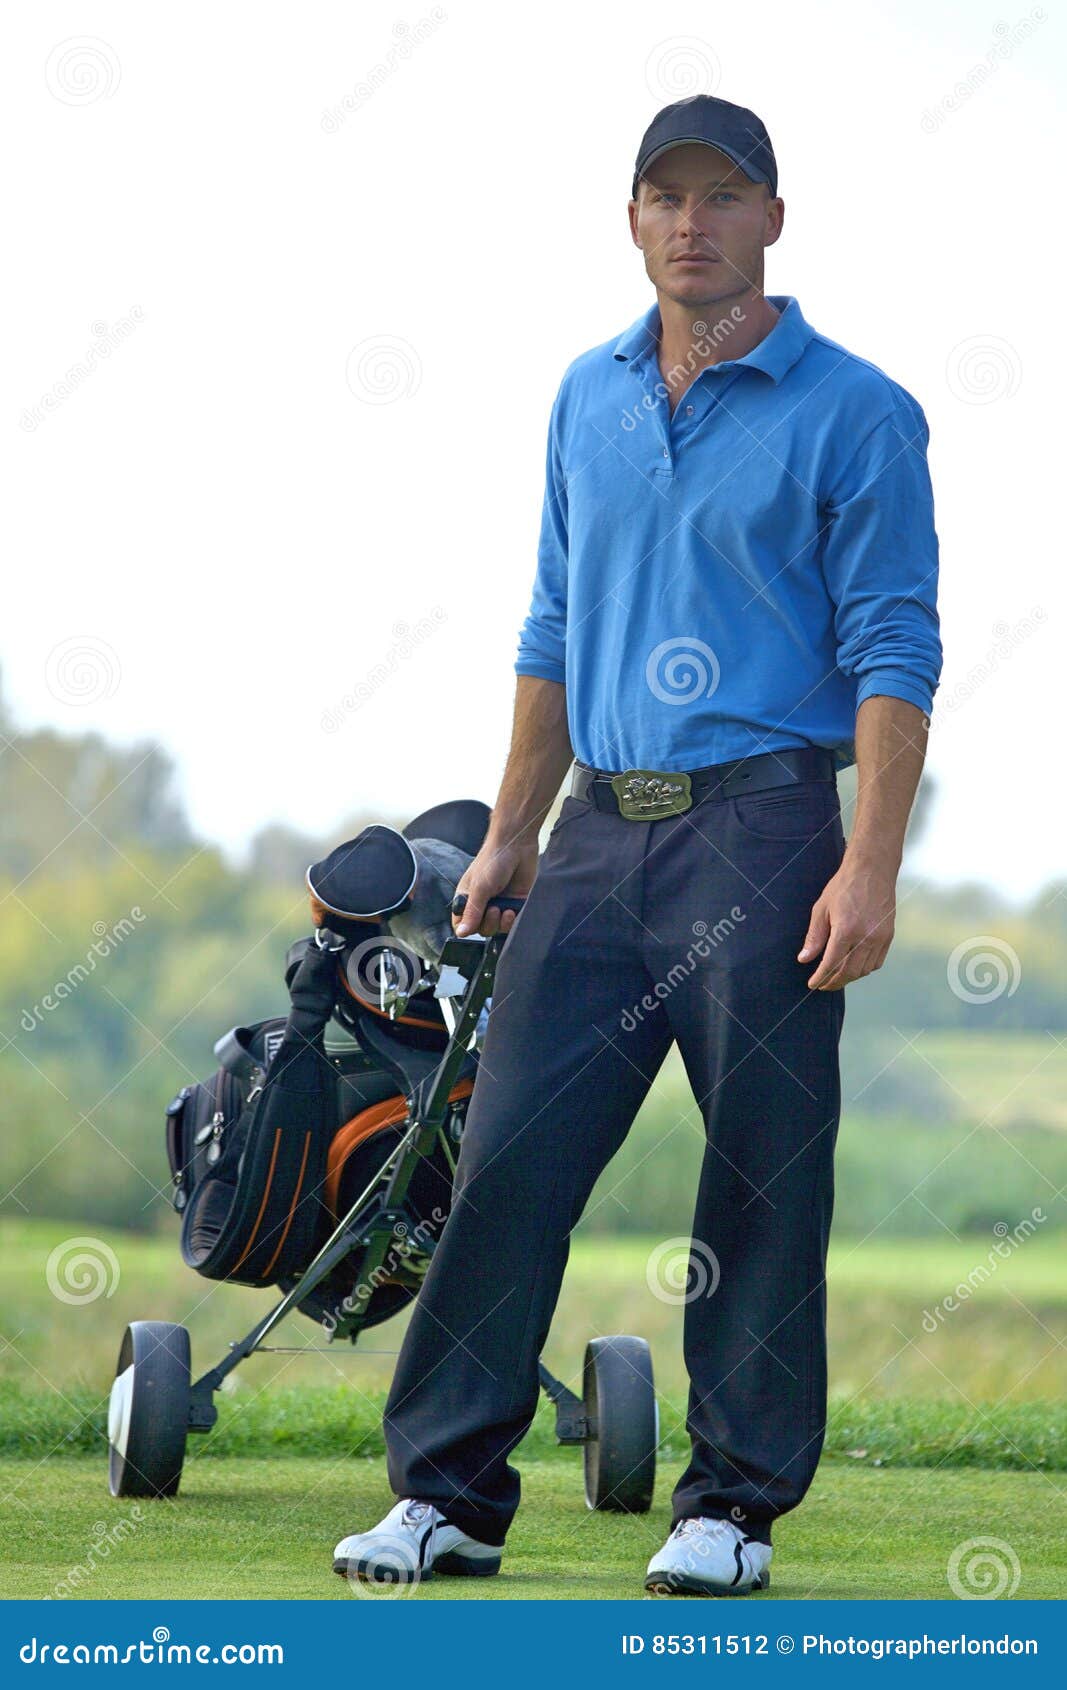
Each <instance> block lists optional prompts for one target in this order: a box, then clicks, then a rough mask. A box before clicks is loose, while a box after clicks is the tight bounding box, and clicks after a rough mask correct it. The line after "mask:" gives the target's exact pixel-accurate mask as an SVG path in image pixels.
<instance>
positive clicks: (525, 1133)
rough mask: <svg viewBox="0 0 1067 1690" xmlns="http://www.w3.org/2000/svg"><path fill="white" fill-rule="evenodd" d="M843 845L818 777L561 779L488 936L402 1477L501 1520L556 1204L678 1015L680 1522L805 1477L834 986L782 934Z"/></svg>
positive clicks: (623, 1108) (828, 1162)
mask: <svg viewBox="0 0 1067 1690" xmlns="http://www.w3.org/2000/svg"><path fill="white" fill-rule="evenodd" d="M843 850H844V838H843V834H842V829H841V819H840V807H839V803H838V797H837V791H836V787H835V786H834V784H833V783H832V782H828V781H804V782H800V783H798V784H796V785H794V786H789V787H785V788H776V789H774V790H772V791H769V792H763V793H761V792H753V793H746V794H745V795H744V796H743V797H740V798H727V799H722V798H705V799H703V800H702V801H701V802H699V803H697V804H696V805H694V807H693V808H692V809H691V810H690V811H688V812H686V813H685V814H684V815H681V816H672V817H669V818H667V819H664V820H661V821H655V822H644V821H643V822H633V821H627V820H625V819H623V818H622V817H620V816H618V815H614V814H606V813H602V812H600V811H597V810H595V809H594V808H593V807H592V806H591V805H590V804H588V803H587V802H586V801H585V800H582V799H577V798H571V797H569V798H567V799H565V801H564V805H563V808H562V811H561V814H560V819H559V821H558V822H557V824H556V826H555V827H554V829H553V831H552V833H551V835H550V837H549V841H548V844H547V846H546V848H545V851H544V853H543V854H542V857H541V861H540V866H539V870H538V875H537V879H536V882H535V884H534V887H533V889H532V891H531V893H530V896H529V898H528V899H527V902H526V904H525V906H524V908H523V910H522V912H521V914H520V916H519V918H518V920H517V921H516V923H515V925H514V927H513V928H512V930H511V932H510V934H509V935H508V937H507V939H506V941H505V943H504V946H503V949H502V952H501V956H500V959H499V963H498V967H497V974H496V982H495V989H494V993H493V999H492V1005H491V1009H490V1015H489V1022H488V1028H487V1032H486V1038H485V1044H484V1047H483V1051H482V1056H481V1062H480V1066H479V1072H478V1077H477V1080H476V1083H475V1088H474V1095H473V1097H472V1099H471V1103H470V1106H469V1110H468V1114H467V1122H466V1128H465V1131H464V1135H463V1139H462V1143H461V1149H460V1156H459V1166H458V1171H457V1179H456V1195H455V1202H454V1207H453V1209H452V1213H451V1215H450V1217H449V1219H448V1221H447V1222H446V1224H445V1227H444V1229H443V1231H442V1235H441V1238H440V1241H439V1243H438V1246H437V1249H436V1251H435V1253H434V1256H433V1260H432V1262H431V1266H430V1269H429V1272H428V1273H427V1276H426V1280H425V1283H424V1286H423V1289H422V1291H421V1293H420V1295H419V1298H418V1301H417V1303H416V1304H415V1307H414V1310H413V1313H412V1319H411V1323H410V1325H409V1327H408V1330H407V1333H406V1335H405V1339H404V1343H403V1346H402V1349H401V1353H400V1357H399V1363H398V1366H397V1370H396V1374H395V1377H394V1380H393V1385H392V1389H391V1391H390V1393H389V1399H388V1402H387V1405H386V1411H385V1436H386V1444H387V1450H388V1471H389V1480H390V1483H391V1485H392V1487H393V1489H394V1491H395V1492H396V1494H397V1495H398V1496H416V1497H419V1498H422V1499H424V1500H426V1501H431V1502H435V1503H436V1504H437V1506H438V1507H439V1508H440V1509H441V1510H442V1511H443V1512H444V1513H445V1514H446V1515H447V1517H448V1519H449V1520H451V1521H452V1522H453V1523H454V1524H456V1525H457V1526H459V1527H460V1528H461V1529H462V1530H464V1531H466V1532H468V1533H469V1534H470V1535H471V1536H473V1537H475V1538H478V1539H480V1540H481V1541H482V1542H484V1543H491V1544H501V1543H503V1541H504V1537H505V1534H506V1532H507V1529H508V1526H509V1525H510V1522H511V1520H512V1517H513V1515H514V1513H515V1510H516V1508H517V1506H518V1502H519V1474H518V1471H517V1470H516V1469H515V1468H514V1467H513V1466H511V1465H510V1464H509V1462H508V1459H507V1458H508V1455H509V1453H510V1452H511V1451H512V1450H513V1449H514V1447H515V1445H516V1444H517V1443H518V1442H519V1440H520V1439H521V1438H522V1437H523V1435H524V1433H525V1432H526V1430H527V1428H528V1427H529V1424H530V1421H531V1419H532V1417H533V1414H534V1411H535V1409H536V1406H537V1399H538V1389H539V1387H538V1376H537V1364H538V1358H539V1356H540V1354H541V1350H542V1348H543V1346H544V1344H545V1341H546V1338H547V1335H548V1330H549V1325H550V1322H551V1319H552V1314H553V1310H554V1309H555V1305H556V1300H557V1297H558V1295H559V1289H560V1283H561V1280H562V1277H563V1270H564V1266H565V1264H566V1261H567V1254H568V1249H569V1235H570V1232H571V1229H572V1228H573V1227H574V1225H575V1223H576V1222H577V1221H578V1219H579V1217H580V1215H581V1213H582V1210H583V1208H584V1206H585V1203H586V1201H587V1199H588V1197H589V1194H590V1192H591V1190H592V1187H593V1184H594V1182H595V1181H596V1179H597V1176H598V1175H599V1174H600V1172H601V1170H602V1169H603V1168H604V1166H605V1164H606V1163H607V1162H608V1161H609V1159H610V1158H611V1157H612V1156H613V1155H614V1153H615V1151H616V1150H617V1149H618V1148H619V1145H620V1144H621V1143H622V1141H623V1139H624V1138H625V1136H626V1133H627V1131H628V1130H629V1127H630V1125H631V1123H632V1121H633V1118H634V1116H635V1115H636V1113H637V1111H638V1109H639V1107H640V1105H641V1103H642V1101H643V1100H644V1098H645V1095H646V1093H647V1092H648V1089H649V1087H650V1085H651V1083H652V1081H653V1080H654V1078H655V1076H656V1073H657V1071H658V1070H659V1068H660V1066H661V1064H662V1062H663V1059H664V1057H665V1056H666V1054H667V1051H668V1049H669V1048H670V1045H671V1043H672V1041H673V1040H677V1042H678V1046H679V1049H680V1051H681V1054H682V1058H683V1060H684V1063H685V1067H686V1073H687V1075H688V1078H689V1081H690V1083H691V1085H692V1088H693V1092H694V1096H695V1098H696V1101H697V1103H698V1104H699V1106H700V1111H701V1114H702V1116H703V1121H704V1126H705V1130H706V1150H705V1153H704V1162H703V1171H702V1174H701V1178H700V1183H699V1188H698V1190H697V1191H696V1193H695V1203H694V1193H693V1192H691V1191H679V1192H678V1194H677V1195H678V1223H679V1231H681V1230H683V1228H684V1227H685V1225H686V1223H687V1222H688V1220H689V1218H690V1215H692V1224H693V1239H694V1255H693V1262H694V1265H695V1270H696V1275H695V1277H694V1280H693V1283H694V1285H695V1284H697V1283H698V1282H699V1279H698V1276H699V1275H701V1274H703V1275H704V1279H703V1288H702V1290H701V1293H700V1294H698V1295H693V1296H692V1297H690V1298H689V1300H688V1301H687V1302H686V1307H685V1317H684V1319H685V1329H684V1330H685V1336H684V1354H685V1361H686V1366H687V1369H688V1373H689V1378H690V1392H689V1405H688V1414H687V1420H686V1425H687V1429H688V1432H689V1435H690V1439H691V1445H692V1454H691V1459H690V1461H689V1464H688V1466H687V1467H686V1469H685V1471H684V1473H683V1474H682V1475H681V1477H680V1479H679V1480H678V1483H677V1485H676V1487H675V1490H674V1495H673V1523H674V1524H677V1522H678V1521H679V1520H681V1519H683V1518H686V1517H688V1516H692V1515H699V1514H703V1515H717V1516H726V1517H729V1518H732V1519H735V1520H737V1521H738V1522H739V1523H741V1524H743V1525H745V1526H746V1528H747V1530H748V1531H749V1533H750V1534H751V1535H753V1536H755V1537H759V1538H761V1539H762V1540H763V1541H765V1542H769V1541H770V1528H771V1524H772V1522H773V1521H774V1520H775V1518H776V1517H777V1516H778V1515H779V1514H783V1513H785V1512H786V1510H788V1509H790V1508H794V1507H795V1506H796V1505H797V1503H798V1502H799V1501H800V1500H801V1498H802V1497H803V1496H804V1493H805V1491H806V1490H807V1488H808V1486H809V1484H810V1483H811V1480H812V1477H813V1475H814V1472H815V1467H816V1463H817V1461H818V1458H819V1454H820V1451H821V1448H822V1442H823V1436H824V1431H825V1420H826V1317H825V1286H824V1269H825V1261H826V1248H827V1241H828V1236H829V1229H830V1216H831V1210H832V1205H833V1152H834V1145H835V1141H836V1136H837V1125H838V1116H839V1110H840V1083H839V1076H838V1041H839V1037H840V1032H841V1026H842V1021H843V1017H844V993H843V992H842V991H836V992H819V991H815V992H813V991H810V990H809V989H808V987H807V985H806V983H805V982H806V981H807V979H808V977H809V975H810V974H811V973H812V971H813V968H814V964H813V963H807V964H802V963H798V962H797V960H796V954H797V951H798V950H799V949H800V945H801V942H802V940H803V938H804V935H805V932H806V930H807V924H808V920H809V916H810V913H811V907H812V905H813V903H814V902H815V900H816V899H817V898H818V896H819V894H820V893H821V892H822V890H823V888H824V886H825V885H826V882H827V881H828V880H829V879H830V878H831V877H832V875H833V874H834V873H835V872H836V870H837V868H838V866H839V864H840V861H841V857H842V853H843ZM709 1274H710V1275H711V1278H713V1279H716V1280H717V1282H716V1283H715V1284H714V1288H713V1291H712V1294H711V1295H708V1294H707V1289H706V1288H707V1285H708V1284H709V1283H710V1281H709V1278H708V1275H709ZM650 1295H651V1293H650Z"/></svg>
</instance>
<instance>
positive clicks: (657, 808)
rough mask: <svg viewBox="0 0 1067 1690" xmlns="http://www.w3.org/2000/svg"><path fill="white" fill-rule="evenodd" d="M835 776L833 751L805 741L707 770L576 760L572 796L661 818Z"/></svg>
mask: <svg viewBox="0 0 1067 1690" xmlns="http://www.w3.org/2000/svg"><path fill="white" fill-rule="evenodd" d="M836 778H837V773H836V763H835V759H834V754H833V752H832V751H826V750H824V749H823V748H822V747H821V746H818V745H811V746H807V745H805V746H797V747H795V748H794V749H791V750H786V751H764V752H761V753H760V754H759V755H758V756H756V757H740V758H738V759H737V760H736V761H735V762H733V763H710V764H709V765H708V766H707V767H706V768H703V769H687V770H676V769H624V770H622V771H621V772H620V773H617V774H612V773H611V772H610V771H608V770H606V769H594V768H591V767H590V766H589V765H588V764H586V763H579V762H577V761H576V762H575V765H574V774H573V776H572V778H571V790H570V795H571V797H572V798H584V799H585V800H586V802H587V803H590V804H592V805H593V806H594V807H595V808H596V809H598V810H604V811H606V812H613V813H614V814H616V815H620V816H624V817H625V818H626V820H627V821H635V822H640V821H659V820H661V819H662V818H663V817H665V816H677V815H682V814H683V813H684V811H686V810H690V809H692V807H693V805H694V804H697V803H699V802H700V800H701V799H703V798H708V797H712V798H737V797H739V796H740V794H742V793H744V792H763V791H766V790H767V788H768V787H772V786H791V785H792V784H793V783H794V782H795V781H798V780H832V781H836Z"/></svg>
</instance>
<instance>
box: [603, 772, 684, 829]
mask: <svg viewBox="0 0 1067 1690" xmlns="http://www.w3.org/2000/svg"><path fill="white" fill-rule="evenodd" d="M611 785H612V790H613V791H614V793H615V796H616V798H617V799H618V801H619V814H620V816H625V817H626V819H627V821H631V822H654V821H659V820H660V819H661V818H662V817H663V816H680V815H681V814H682V812H683V811H684V810H688V809H691V808H692V804H693V793H692V782H691V781H690V779H689V776H688V775H687V774H684V773H683V774H672V773H671V771H670V770H669V769H627V770H626V771H625V773H624V774H621V775H612V777H611Z"/></svg>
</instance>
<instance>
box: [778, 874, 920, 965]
mask: <svg viewBox="0 0 1067 1690" xmlns="http://www.w3.org/2000/svg"><path fill="white" fill-rule="evenodd" d="M895 916H896V875H895V874H893V873H891V872H890V871H889V870H887V869H885V868H882V867H880V866H876V865H874V864H870V863H863V862H857V863H850V862H849V861H848V854H847V852H846V855H845V860H844V862H842V864H841V867H840V868H839V869H838V871H837V873H836V874H835V875H834V877H833V879H832V880H831V881H830V882H829V883H828V884H827V887H826V890H825V891H824V892H823V894H822V896H821V898H819V900H818V902H817V903H816V905H815V907H814V908H813V910H812V912H811V921H810V922H809V923H808V932H807V937H806V938H805V940H804V943H803V945H802V946H801V948H800V952H799V954H798V956H797V961H798V962H812V961H813V960H814V959H815V957H817V956H819V953H820V952H821V953H822V959H821V961H820V963H819V965H818V967H817V968H816V970H815V972H814V974H813V975H812V976H811V978H810V979H809V981H808V985H809V987H810V988H811V990H812V991H813V992H837V991H840V990H841V988H842V987H843V986H847V985H848V984H849V982H850V981H852V980H859V979H862V977H863V975H864V974H873V973H874V971H875V969H876V968H881V966H882V964H883V962H884V961H885V959H886V957H887V956H888V954H889V947H890V945H891V944H892V943H893V925H894V920H895Z"/></svg>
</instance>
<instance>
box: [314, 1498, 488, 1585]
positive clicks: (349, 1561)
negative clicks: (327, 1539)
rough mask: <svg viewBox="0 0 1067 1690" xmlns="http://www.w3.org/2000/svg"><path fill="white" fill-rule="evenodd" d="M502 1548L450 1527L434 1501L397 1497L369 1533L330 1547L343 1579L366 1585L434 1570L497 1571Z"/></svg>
mask: <svg viewBox="0 0 1067 1690" xmlns="http://www.w3.org/2000/svg"><path fill="white" fill-rule="evenodd" d="M501 1554H502V1551H501V1550H500V1548H499V1547H498V1546H494V1545H493V1544H488V1543H478V1542H477V1540H476V1539H475V1538H473V1537H467V1535H466V1533H465V1532H461V1531H460V1530H459V1528H458V1527H457V1526H450V1525H449V1523H448V1521H447V1520H446V1519H445V1517H444V1515H443V1514H442V1513H441V1512H440V1510H439V1509H437V1508H435V1507H434V1505H433V1503H432V1502H417V1501H415V1500H414V1499H413V1498H412V1497H410V1496H406V1497H401V1499H400V1501H399V1502H398V1503H397V1504H396V1505H395V1507H393V1508H390V1510H389V1512H388V1514H387V1515H386V1516H385V1518H384V1520H380V1521H379V1523H378V1524H377V1525H376V1526H375V1527H374V1528H373V1529H372V1530H371V1531H369V1532H355V1533H353V1535H352V1536H351V1537H343V1538H342V1539H341V1541H340V1543H339V1544H338V1545H337V1547H336V1549H335V1550H334V1552H333V1570H334V1572H335V1573H340V1574H341V1576H342V1578H357V1579H361V1580H363V1581H364V1582H366V1583H369V1584H377V1585H383V1584H416V1583H418V1581H419V1580H420V1579H427V1578H432V1577H433V1574H434V1573H435V1572H438V1573H467V1574H472V1575H474V1576H475V1577H479V1576H480V1577H483V1578H484V1577H487V1576H488V1575H489V1574H490V1573H497V1572H499V1571H500V1559H501Z"/></svg>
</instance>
